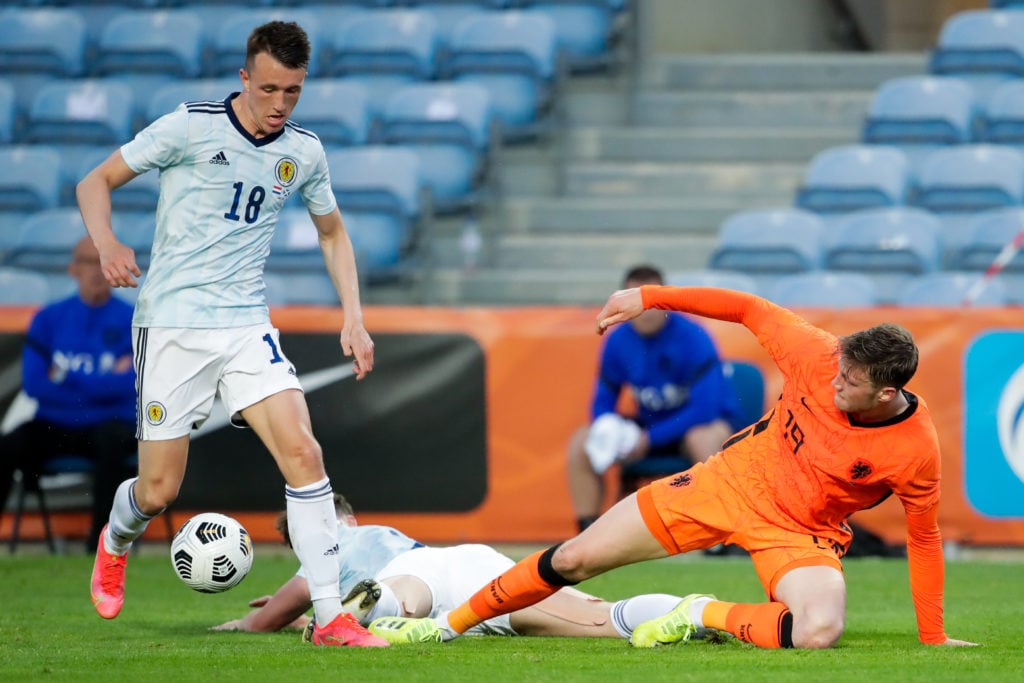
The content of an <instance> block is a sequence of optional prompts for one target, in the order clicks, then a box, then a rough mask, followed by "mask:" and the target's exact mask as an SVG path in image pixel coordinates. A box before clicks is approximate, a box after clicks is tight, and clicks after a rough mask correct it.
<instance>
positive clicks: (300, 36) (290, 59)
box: [245, 21, 310, 69]
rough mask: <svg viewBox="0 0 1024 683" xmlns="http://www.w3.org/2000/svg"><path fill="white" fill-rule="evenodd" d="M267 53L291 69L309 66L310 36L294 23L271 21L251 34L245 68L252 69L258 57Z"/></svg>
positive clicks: (246, 47)
mask: <svg viewBox="0 0 1024 683" xmlns="http://www.w3.org/2000/svg"><path fill="white" fill-rule="evenodd" d="M261 52H266V53H267V54H269V55H270V56H271V57H273V58H274V59H276V60H277V61H278V62H280V63H281V64H283V65H284V66H286V67H288V68H289V69H305V68H307V67H308V66H309V53H310V46H309V36H307V35H306V32H305V31H304V30H303V29H302V27H301V26H299V25H298V24H296V23H295V22H294V21H270V22H267V23H266V24H263V25H262V26H257V27H256V28H254V29H253V31H252V33H250V34H249V41H248V43H246V46H245V68H246V69H252V63H253V60H254V59H255V58H256V55H258V54H260V53H261Z"/></svg>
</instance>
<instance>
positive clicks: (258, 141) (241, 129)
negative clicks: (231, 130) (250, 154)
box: [224, 92, 288, 147]
mask: <svg viewBox="0 0 1024 683" xmlns="http://www.w3.org/2000/svg"><path fill="white" fill-rule="evenodd" d="M238 95H239V93H237V92H233V93H231V94H230V95H228V97H227V99H226V100H224V111H226V112H227V115H228V121H231V125H232V126H234V127H235V130H237V131H238V133H239V134H240V135H241V136H242V137H243V138H245V139H246V140H248V141H249V142H250V143H251V144H252V146H253V147H263V146H264V145H269V144H270V143H271V142H273V141H274V140H276V139H278V138H279V137H281V136H282V135H284V131H285V129H286V128H287V127H288V126H287V124H286V125H285V126H284V127H282V128H281V130H279V131H277V132H276V133H271V134H270V135H264V136H263V137H261V138H258V137H256V136H255V135H253V134H252V133H250V132H249V131H247V130H246V129H245V126H243V125H242V122H241V121H239V120H238V117H237V116H236V115H235V108H234V107H232V106H231V100H233V99H235V98H236V97H238Z"/></svg>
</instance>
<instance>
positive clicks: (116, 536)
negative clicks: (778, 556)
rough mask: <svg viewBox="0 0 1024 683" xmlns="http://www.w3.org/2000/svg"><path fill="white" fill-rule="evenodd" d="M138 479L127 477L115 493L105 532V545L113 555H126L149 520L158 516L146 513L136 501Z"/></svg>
mask: <svg viewBox="0 0 1024 683" xmlns="http://www.w3.org/2000/svg"><path fill="white" fill-rule="evenodd" d="M138 480H139V478H138V477H133V478H131V479H125V480H124V481H122V482H121V485H120V486H118V487H117V493H115V494H114V504H113V505H112V506H111V508H110V520H109V524H107V530H106V532H105V533H104V534H103V546H104V548H105V549H106V551H107V552H108V553H110V554H111V555H124V554H125V553H126V552H128V550H129V549H130V548H131V547H132V542H133V541H135V539H136V538H138V537H139V536H141V535H142V532H144V531H145V530H146V527H147V526H149V521H150V520H151V519H153V518H154V517H156V515H147V514H146V513H144V512H143V511H142V510H141V509H139V504H138V503H137V502H136V501H135V482H137V481H138ZM157 514H160V513H159V512H158V513H157Z"/></svg>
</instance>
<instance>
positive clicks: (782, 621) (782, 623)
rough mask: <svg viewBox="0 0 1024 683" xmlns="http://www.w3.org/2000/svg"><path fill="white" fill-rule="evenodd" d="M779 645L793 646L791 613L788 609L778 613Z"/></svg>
mask: <svg viewBox="0 0 1024 683" xmlns="http://www.w3.org/2000/svg"><path fill="white" fill-rule="evenodd" d="M779 645H780V646H782V647H786V648H792V647H793V613H792V612H790V611H789V610H786V611H785V612H783V613H782V614H780V615H779Z"/></svg>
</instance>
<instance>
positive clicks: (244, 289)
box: [121, 93, 337, 328]
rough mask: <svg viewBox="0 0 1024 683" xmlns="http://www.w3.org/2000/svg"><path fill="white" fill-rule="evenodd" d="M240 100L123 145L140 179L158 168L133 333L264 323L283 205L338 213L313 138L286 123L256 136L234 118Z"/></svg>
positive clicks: (185, 107) (172, 120)
mask: <svg viewBox="0 0 1024 683" xmlns="http://www.w3.org/2000/svg"><path fill="white" fill-rule="evenodd" d="M235 97H237V93H235V94H232V95H231V96H229V97H228V98H227V99H226V100H225V101H223V102H186V103H184V104H182V105H180V106H179V107H178V108H177V109H175V110H174V111H173V112H171V113H170V114H167V115H165V116H163V117H161V118H159V119H157V120H156V121H154V122H153V123H152V124H150V125H149V126H148V127H146V128H145V129H144V130H142V131H140V132H139V134H138V135H137V136H136V137H135V139H134V140H132V141H131V142H129V143H127V144H125V145H124V146H122V147H121V155H122V156H123V157H124V160H125V163H127V164H128V166H129V167H130V168H131V169H132V170H133V171H135V172H136V173H145V172H146V171H148V170H150V169H153V168H158V169H160V201H159V204H158V205H157V210H156V233H155V235H154V239H153V250H152V256H151V262H150V267H149V270H148V272H147V273H146V279H145V282H144V284H143V286H142V289H141V290H140V292H139V297H138V301H137V302H136V304H135V316H134V318H133V321H132V324H133V325H134V326H135V327H192V328H227V327H241V326H246V325H256V324H260V323H265V322H267V321H268V320H269V319H270V316H269V312H268V311H267V306H266V302H265V299H264V296H263V290H264V284H263V265H264V262H265V261H266V258H267V255H268V254H269V253H270V240H271V237H272V236H273V233H274V226H275V225H276V223H277V216H278V214H279V213H280V211H281V208H282V207H283V206H284V203H285V200H286V199H287V198H288V197H289V196H290V195H291V194H292V193H298V194H299V195H300V196H301V197H302V200H303V201H304V202H305V203H306V207H307V209H309V211H310V212H311V213H312V214H314V215H318V216H321V215H324V214H327V213H330V212H331V211H333V210H334V208H335V207H336V206H337V204H336V202H335V198H334V193H333V192H332V190H331V179H330V174H329V173H328V170H327V159H326V156H325V154H324V148H323V145H321V143H320V140H319V139H318V138H317V137H316V135H314V134H313V133H311V132H310V131H308V130H305V129H303V128H301V127H299V126H297V125H295V124H294V123H292V122H291V121H289V122H288V123H286V124H285V126H284V128H283V129H282V130H281V131H280V132H278V133H274V134H271V135H267V136H265V137H262V138H256V137H254V136H253V135H251V134H250V133H248V132H247V131H246V130H245V128H243V127H242V124H241V123H240V122H239V121H238V118H237V117H236V116H235V113H234V111H233V109H232V108H231V100H232V99H234V98H235ZM310 229H311V230H313V229H314V228H313V226H312V225H310Z"/></svg>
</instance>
